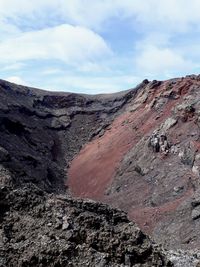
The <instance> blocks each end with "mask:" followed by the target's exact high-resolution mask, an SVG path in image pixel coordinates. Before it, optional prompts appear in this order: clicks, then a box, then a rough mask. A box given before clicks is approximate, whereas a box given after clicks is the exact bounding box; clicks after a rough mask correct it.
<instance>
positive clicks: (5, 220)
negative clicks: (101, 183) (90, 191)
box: [0, 185, 171, 267]
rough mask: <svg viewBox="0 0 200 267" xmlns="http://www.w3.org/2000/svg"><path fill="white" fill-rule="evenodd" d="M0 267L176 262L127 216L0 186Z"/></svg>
mask: <svg viewBox="0 0 200 267" xmlns="http://www.w3.org/2000/svg"><path fill="white" fill-rule="evenodd" d="M0 196H1V198H0V212H1V214H0V215H1V228H0V234H1V235H0V266H1V267H5V266H6V267H11V266H13V267H14V266H19V267H22V266H23V267H24V266H28V267H30V266H34V267H37V266H40V267H41V266H48V267H51V266H60V267H62V266H63V267H65V266H74V267H75V266H77V267H78V266H91V267H93V266H96V267H103V266H104V267H106V266H110V267H111V266H113V267H117V266H121V267H123V266H146V267H147V266H155V267H156V266H171V264H170V263H169V262H168V260H166V256H164V254H163V253H161V252H160V251H159V250H158V249H157V248H156V247H154V245H153V244H152V242H151V241H150V239H149V238H148V237H147V236H146V235H144V234H143V233H142V232H141V231H140V230H139V228H138V227H137V226H136V225H135V224H134V223H131V222H130V221H129V220H128V219H127V217H126V214H125V213H123V212H121V211H118V210H116V209H111V208H109V207H108V206H106V205H103V204H100V203H96V202H93V201H82V200H75V199H73V198H69V197H66V196H63V195H57V196H56V195H53V194H52V195H47V194H46V193H44V191H41V190H40V189H38V188H36V187H35V186H33V185H27V186H26V187H21V188H19V189H15V190H14V189H11V188H1V189H0Z"/></svg>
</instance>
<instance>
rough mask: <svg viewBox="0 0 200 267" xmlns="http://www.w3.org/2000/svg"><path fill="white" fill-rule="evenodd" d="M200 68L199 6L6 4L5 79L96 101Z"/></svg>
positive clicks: (0, 7)
mask: <svg viewBox="0 0 200 267" xmlns="http://www.w3.org/2000/svg"><path fill="white" fill-rule="evenodd" d="M199 67H200V1H199V0H190V1H188V0H162V1H161V0H32V1H30V0H0V70H1V71H0V73H1V75H0V78H2V79H7V80H9V81H12V82H16V83H18V84H25V85H30V86H34V87H39V88H44V89H50V90H64V91H73V92H84V93H91V94H94V93H102V92H105V93H110V92H115V91H119V90H124V89H128V88H131V87H134V86H135V85H136V84H137V83H139V82H140V81H141V80H143V79H145V78H148V79H150V80H152V79H162V80H163V79H168V78H171V77H176V76H184V75H186V74H192V73H195V74H197V73H199V72H200V71H199Z"/></svg>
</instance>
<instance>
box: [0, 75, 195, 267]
mask: <svg viewBox="0 0 200 267" xmlns="http://www.w3.org/2000/svg"><path fill="white" fill-rule="evenodd" d="M199 88H200V77H199V76H194V75H193V76H187V77H185V78H177V79H172V80H168V81H164V82H160V81H152V82H149V81H147V80H144V81H143V82H142V83H141V84H140V85H139V86H137V87H136V88H134V89H132V90H128V91H125V92H121V93H117V94H113V95H98V96H88V95H76V94H70V93H53V92H47V91H42V90H36V89H33V88H28V87H23V86H17V85H14V84H11V83H8V82H5V81H2V80H0V97H1V101H0V134H1V138H0V185H1V188H15V190H21V188H22V187H24V186H25V184H30V183H33V184H34V185H35V186H36V187H37V188H38V189H37V190H42V192H46V193H48V194H49V193H53V194H54V195H52V196H49V195H48V194H47V196H46V193H44V194H45V199H47V200H44V202H45V203H46V202H48V201H50V202H51V201H53V203H54V204H53V205H55V207H57V206H56V205H57V202H59V201H60V200H58V199H57V197H56V195H57V194H65V195H69V193H70V194H71V195H72V196H74V197H81V198H90V199H93V200H97V201H101V202H104V203H108V204H110V205H112V206H113V207H116V208H120V209H122V210H124V211H126V212H128V216H129V218H130V219H131V220H132V221H135V222H136V223H137V224H138V225H139V226H140V228H141V229H142V230H143V231H144V232H146V233H148V234H150V235H151V236H152V237H153V238H154V239H155V240H156V241H157V242H158V243H162V244H164V245H165V246H166V247H168V248H173V249H174V248H182V249H193V248H195V247H197V246H198V245H199V244H200V238H199V235H198V232H199V228H200V219H199V218H200V186H199V175H200V174H199V168H200V166H199V163H200V152H199V149H200V141H199V134H200V132H199V121H200V117H199V116H200V103H199V99H200V95H199V94H200V91H199ZM4 190H7V189H4ZM13 190H14V189H12V190H11V191H12V192H15V191H13ZM24 190H25V189H24ZM20 192H21V191H20ZM24 192H26V190H25V191H24ZM13 194H15V193H13ZM24 194H26V193H24ZM34 194H35V193H34V192H33V195H34ZM33 198H35V197H34V196H33ZM54 198H55V199H54ZM52 199H54V200H52ZM27 201H28V200H27ZM63 201H64V200H63ZM70 201H71V200H70ZM70 201H69V200H68V201H67V204H66V202H65V205H67V206H68V205H69V203H71V202H70ZM61 202H62V201H61ZM75 202H76V201H75V200H74V202H73V203H75ZM3 203H4V202H3ZM59 203H60V202H59ZM62 203H64V202H62ZM76 203H78V202H76ZM83 203H86V202H83ZM31 205H32V204H31ZM59 205H60V204H59ZM61 205H64V204H61ZM70 205H71V204H70ZM73 205H75V206H76V205H78V204H73ZM87 205H89V204H86V206H87ZM4 206H6V205H4V204H3V206H2V210H3V214H4V215H3V216H4V217H3V219H2V220H3V223H5V224H7V220H10V216H11V217H12V216H13V215H12V214H16V213H17V214H18V213H19V210H15V209H13V210H11V215H9V213H8V214H7V212H8V211H7V208H6V207H5V208H4ZM44 206H45V207H46V204H44ZM47 206H48V204H47ZM67 206H66V207H67ZM52 207H53V206H52ZM104 208H105V209H107V208H106V206H104ZM4 209H5V212H4ZM30 209H31V210H32V208H30ZM45 209H46V208H45ZM53 209H54V208H53ZM58 209H59V207H58ZM73 209H74V207H73ZM82 211H83V210H82ZM24 214H25V213H24ZM33 214H34V212H33ZM48 214H49V212H47V213H45V214H44V215H43V216H42V218H43V219H42V220H43V221H44V222H45V223H46V222H47V221H46V216H48ZM17 216H18V215H17ZM23 216H25V215H22V214H20V215H19V216H18V217H19V218H20V219H19V220H20V225H22V223H21V222H22V218H23ZM34 216H35V215H33V217H34ZM52 216H53V215H52ZM99 216H101V215H99ZM36 217H37V216H36ZM122 217H123V216H122ZM34 218H35V217H34ZM34 220H35V219H33V218H32V219H31V220H30V221H32V222H31V225H32V226H33V221H34ZM52 220H53V221H54V220H56V218H54V219H52ZM87 220H89V219H86V221H87ZM50 223H52V222H50ZM20 227H21V226H20ZM45 227H46V226H45ZM112 227H113V226H112ZM30 229H31V231H30V233H31V236H33V235H34V232H35V231H36V229H35V228H34V227H33V228H30ZM49 231H50V229H49ZM133 232H134V231H133ZM58 235H60V232H59V234H58ZM59 238H60V237H59ZM145 238H146V237H145ZM10 240H11V241H9V242H8V247H7V248H6V250H7V252H6V253H9V247H10V246H12V242H14V243H15V244H16V242H15V241H16V240H15V239H14V240H13V241H12V238H11V239H10ZM28 240H30V239H28ZM59 240H60V239H59ZM34 242H35V244H37V242H39V241H38V239H37V237H36V239H35V241H34ZM55 242H56V241H55ZM59 242H60V241H59ZM98 242H99V241H98ZM89 244H90V243H89ZM56 246H57V245H56ZM89 246H90V245H89ZM142 246H143V245H142ZM18 249H19V250H18ZM22 250H23V251H24V253H25V254H26V248H25V247H23V248H22ZM16 251H18V252H16V253H17V254H20V253H21V252H20V248H17V250H16ZM97 251H98V250H97ZM27 253H28V252H27ZM45 253H46V252H45ZM84 253H85V252H84ZM84 253H83V254H81V255H82V256H80V257H82V258H84V256H83V255H85V254H84ZM95 253H96V252H95ZM106 253H107V252H106ZM109 253H111V254H112V253H113V252H111V250H109ZM134 253H135V252H134ZM7 255H8V254H7ZM9 257H10V256H8V257H7V258H9ZM27 257H29V256H28V254H27V256H26V257H25V258H26V259H27ZM95 257H96V256H95ZM153 257H154V256H151V259H152V258H153ZM41 258H42V256H41ZM96 260H97V259H96V258H95V261H96ZM20 261H21V262H23V261H22V259H20ZM37 261H39V259H37ZM81 261H82V260H81ZM116 263H117V262H115V261H114V262H112V261H111V262H109V263H108V266H112V265H109V264H116ZM118 263H119V261H118ZM10 264H13V263H10ZM23 264H25V265H23V266H29V265H26V263H23ZM27 264H30V262H29V263H27ZM71 264H72V266H73V264H74V265H75V266H76V264H77V263H75V262H74V259H73V260H72V263H71ZM89 264H94V261H93V262H90V263H89ZM123 264H125V262H123ZM130 264H132V263H130ZM144 264H149V263H147V262H145V263H144ZM11 266H12V265H11ZM44 266H45V265H44ZM58 266H59V265H58ZM61 266H62V265H61ZM86 266H87V265H86ZM88 266H90V265H88ZM91 266H93V265H91ZM102 266H104V265H102ZM130 266H131V265H130ZM147 266H148V265H147ZM150 266H151V265H150ZM155 266H156V265H155ZM158 266H159V265H158ZM161 266H162V265H161ZM186 266H187V264H186ZM191 266H192V265H191Z"/></svg>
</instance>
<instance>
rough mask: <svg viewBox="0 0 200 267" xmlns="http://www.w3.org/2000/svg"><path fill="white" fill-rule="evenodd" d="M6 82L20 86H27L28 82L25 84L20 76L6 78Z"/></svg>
mask: <svg viewBox="0 0 200 267" xmlns="http://www.w3.org/2000/svg"><path fill="white" fill-rule="evenodd" d="M5 80H7V81H9V82H11V83H16V84H19V85H27V86H28V84H27V82H25V81H24V80H23V79H22V78H20V77H18V76H11V77H7V78H5Z"/></svg>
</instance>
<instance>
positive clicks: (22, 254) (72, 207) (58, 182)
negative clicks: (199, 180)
mask: <svg viewBox="0 0 200 267" xmlns="http://www.w3.org/2000/svg"><path fill="white" fill-rule="evenodd" d="M134 94H135V92H132V91H127V92H124V93H119V94H116V95H112V96H109V95H106V96H104V95H100V96H98V97H96V96H86V95H75V94H68V93H65V94H63V93H50V92H45V91H40V90H36V89H32V88H27V87H22V86H17V85H14V84H10V83H8V82H5V81H0V97H1V101H0V134H1V135H0V266H1V267H14V266H19V267H22V266H23V267H25V266H27V267H29V266H34V267H37V266H40V267H41V266H48V267H49V266H57V267H59V266H60V267H62V266H63V267H64V266H65V267H66V266H74V267H75V266H91V267H92V266H97V267H103V266H105V267H106V266H107V267H109V266H110V267H112V266H113V267H114V266H121V267H123V266H147V267H148V266H171V263H170V262H169V260H167V257H166V255H165V253H164V251H162V249H161V248H160V247H159V248H158V247H156V246H155V245H154V243H153V242H152V241H151V240H150V239H149V237H147V236H146V235H145V234H143V233H142V232H141V231H140V230H139V228H138V227H137V226H136V225H135V224H134V223H132V222H130V221H129V220H128V218H127V216H126V214H125V213H123V212H121V211H119V210H116V209H111V208H109V207H108V206H106V205H104V204H100V203H96V202H92V201H86V200H85V201H83V200H76V199H73V198H72V197H69V192H68V190H67V189H68V188H67V186H66V180H67V170H68V166H69V163H70V161H71V160H72V158H73V157H74V156H75V154H76V153H78V152H79V150H80V149H81V147H82V146H83V145H84V144H85V143H87V142H89V141H90V140H92V139H94V138H96V137H97V136H98V137H100V136H102V135H103V134H104V132H105V131H106V128H108V127H109V125H110V123H111V122H112V121H113V120H114V118H115V117H116V116H117V115H118V114H119V113H120V112H122V111H123V110H124V107H125V105H126V104H127V103H128V102H129V101H130V99H131V98H132V97H133V96H134Z"/></svg>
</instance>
